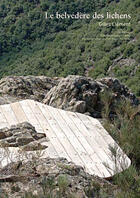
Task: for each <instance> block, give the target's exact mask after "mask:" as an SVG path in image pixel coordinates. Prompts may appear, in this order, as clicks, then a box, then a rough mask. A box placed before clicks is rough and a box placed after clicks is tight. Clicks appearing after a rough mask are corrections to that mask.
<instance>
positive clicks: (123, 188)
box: [102, 93, 140, 198]
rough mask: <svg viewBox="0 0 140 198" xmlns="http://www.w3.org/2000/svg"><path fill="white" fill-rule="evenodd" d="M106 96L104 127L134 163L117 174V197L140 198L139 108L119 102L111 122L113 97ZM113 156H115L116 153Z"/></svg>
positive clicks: (125, 102) (104, 99) (115, 181)
mask: <svg viewBox="0 0 140 198" xmlns="http://www.w3.org/2000/svg"><path fill="white" fill-rule="evenodd" d="M106 95H107V93H105V94H103V96H102V101H103V102H104V113H103V117H104V118H105V120H106V121H105V124H104V127H105V128H106V129H107V130H108V131H109V132H110V135H112V136H113V138H114V139H115V140H116V141H117V142H118V144H119V145H120V146H121V148H122V149H123V150H124V152H125V153H126V154H127V155H128V156H129V158H130V159H131V162H132V165H131V166H130V167H129V168H128V169H127V170H125V171H123V172H122V173H119V174H116V175H115V176H114V178H113V183H114V184H115V185H117V186H118V188H119V190H118V192H117V194H116V196H115V197H117V198H127V197H129V198H139V195H140V172H139V164H140V133H139V132H140V125H139V123H140V117H139V115H138V107H134V106H132V105H131V104H130V102H129V101H119V102H118V103H116V105H115V108H114V111H115V113H116V117H115V118H114V119H113V120H110V118H109V107H110V105H111V98H112V97H111V95H110V96H109V95H108V97H106ZM113 152H114V151H113ZM113 156H115V152H114V155H113Z"/></svg>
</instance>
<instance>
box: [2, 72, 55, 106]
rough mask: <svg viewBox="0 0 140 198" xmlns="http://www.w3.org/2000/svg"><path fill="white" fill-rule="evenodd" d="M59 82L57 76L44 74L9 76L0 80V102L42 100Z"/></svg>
mask: <svg viewBox="0 0 140 198" xmlns="http://www.w3.org/2000/svg"><path fill="white" fill-rule="evenodd" d="M58 82H59V78H49V77H45V76H9V77H6V78H2V79H1V80H0V95H1V97H0V104H5V103H11V102H15V101H16V100H19V99H26V98H28V99H29V98H30V99H34V100H38V101H42V99H43V98H44V97H45V95H46V93H47V92H48V91H49V90H50V89H51V88H52V87H53V86H56V85H57V84H58Z"/></svg>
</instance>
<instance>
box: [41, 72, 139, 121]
mask: <svg viewBox="0 0 140 198" xmlns="http://www.w3.org/2000/svg"><path fill="white" fill-rule="evenodd" d="M105 90H108V91H109V92H110V93H111V94H112V96H111V97H112V99H113V100H112V104H115V101H116V100H120V99H125V100H130V101H131V103H132V104H134V105H138V104H139V100H138V99H137V98H136V96H135V95H134V94H132V93H131V91H130V90H129V89H128V88H127V87H126V86H125V85H123V84H121V83H120V81H119V80H118V79H116V78H110V77H109V78H102V79H97V80H93V79H91V78H87V77H82V76H68V77H67V78H63V79H61V80H60V82H59V84H58V85H56V86H54V87H53V88H52V89H51V90H50V91H49V92H48V93H47V94H46V96H45V98H44V100H43V102H44V103H45V104H48V105H51V106H53V107H56V108H61V109H65V110H70V111H75V112H80V113H86V114H87V113H89V115H91V116H93V117H96V118H100V117H101V111H102V107H103V106H102V101H101V100H102V99H101V97H100V93H103V92H104V91H105ZM114 96H115V97H114Z"/></svg>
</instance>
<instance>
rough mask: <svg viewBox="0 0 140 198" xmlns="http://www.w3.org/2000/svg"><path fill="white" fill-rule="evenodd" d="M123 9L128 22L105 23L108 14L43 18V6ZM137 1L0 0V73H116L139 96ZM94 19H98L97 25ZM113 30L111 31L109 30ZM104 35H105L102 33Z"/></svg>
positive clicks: (74, 10)
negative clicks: (73, 18) (114, 24)
mask: <svg viewBox="0 0 140 198" xmlns="http://www.w3.org/2000/svg"><path fill="white" fill-rule="evenodd" d="M126 8H127V10H126ZM46 11H47V12H48V13H49V14H52V13H53V14H55V13H56V12H57V11H58V12H60V13H64V12H65V11H67V13H77V12H81V13H90V14H93V13H95V12H97V13H100V14H104V15H105V14H106V12H107V11H109V12H110V13H115V12H117V13H123V14H129V15H131V19H120V20H119V19H118V20H116V22H118V23H129V22H130V24H131V25H128V26H123V25H119V26H105V23H108V22H111V21H112V20H109V19H104V20H102V21H101V20H100V19H86V20H78V19H77V20H72V19H63V20H60V19H53V20H49V19H45V12H46ZM139 12H140V2H139V0H134V1H131V0H128V1H125V0H120V1H111V0H106V1H103V0H102V1H88V0H87V1H82V0H77V1H74V0H73V1H69V0H65V1H61V0H57V1H52V0H50V1H47V2H46V1H44V0H32V1H31V0H26V1H23V0H19V1H15V0H12V1H10V2H9V1H8V0H2V1H1V2H0V54H1V56H0V77H1V78H2V77H4V76H7V75H13V74H14V75H46V76H51V77H53V76H59V77H61V76H64V77H66V76H67V75H69V74H74V75H86V76H90V77H92V78H93V79H96V78H100V77H105V76H111V77H117V78H118V79H120V80H121V81H122V82H123V83H125V84H126V85H127V86H128V87H129V88H131V89H132V91H133V92H134V93H135V94H136V95H137V96H140V55H139V50H140V33H139V32H140V26H139V23H140V18H139ZM99 22H104V25H103V26H99ZM113 35H115V37H114V36H113ZM108 37H109V38H108Z"/></svg>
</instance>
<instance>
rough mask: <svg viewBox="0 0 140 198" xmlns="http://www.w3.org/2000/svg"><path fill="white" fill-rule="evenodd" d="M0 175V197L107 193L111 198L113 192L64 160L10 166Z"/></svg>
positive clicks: (61, 197)
mask: <svg viewBox="0 0 140 198" xmlns="http://www.w3.org/2000/svg"><path fill="white" fill-rule="evenodd" d="M0 174H1V176H0V183H1V187H0V190H1V195H2V196H6V195H8V197H9V198H13V197H15V198H18V197H34V196H37V197H38V198H40V197H44V198H46V197H52V198H56V197H59V198H70V197H71V198H86V197H90V198H93V197H102V196H103V195H105V194H106V193H108V198H109V197H110V198H111V197H112V195H113V190H116V189H115V188H116V187H115V186H113V185H111V184H110V183H109V182H107V181H105V180H103V179H100V178H97V177H95V176H91V175H89V174H87V173H85V171H84V170H83V168H81V167H80V166H75V165H74V164H73V163H72V162H68V161H67V160H66V159H64V158H59V159H50V158H46V159H40V160H38V159H34V160H32V161H28V162H26V163H24V162H17V163H12V164H9V165H8V166H6V167H5V168H3V169H2V170H1V171H0ZM108 189H111V190H110V192H108ZM31 192H32V193H31ZM29 195H30V196H29Z"/></svg>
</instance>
